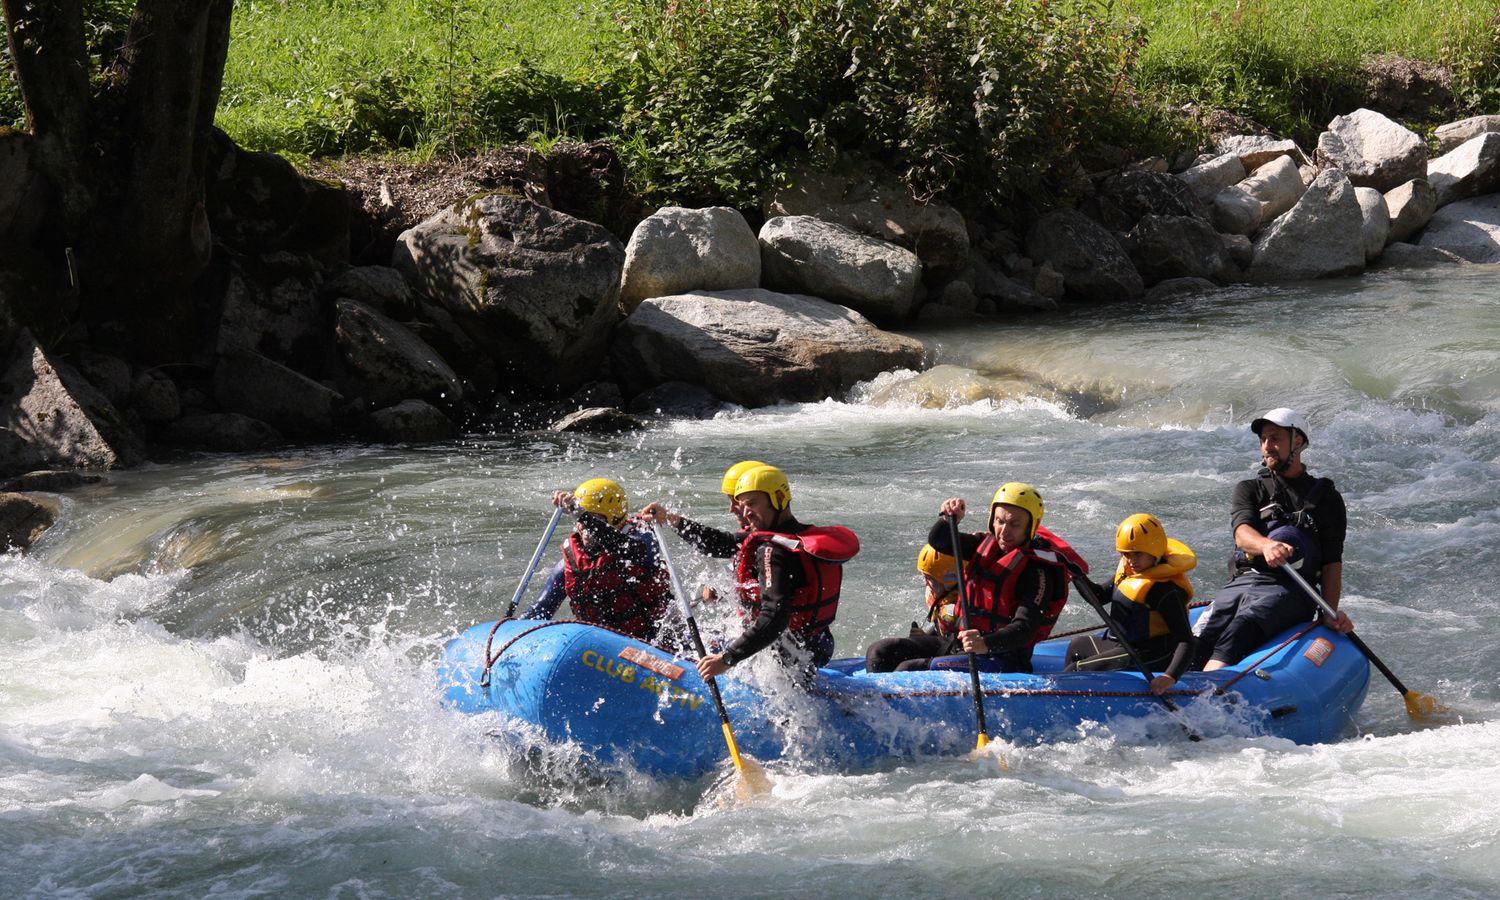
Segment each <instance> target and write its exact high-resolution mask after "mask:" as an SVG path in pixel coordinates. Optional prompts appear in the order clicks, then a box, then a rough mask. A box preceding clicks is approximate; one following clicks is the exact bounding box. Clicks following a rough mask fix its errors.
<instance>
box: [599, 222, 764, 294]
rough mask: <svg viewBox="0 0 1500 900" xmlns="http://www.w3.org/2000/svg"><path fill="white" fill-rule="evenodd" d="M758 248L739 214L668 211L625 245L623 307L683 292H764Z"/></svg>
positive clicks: (640, 227)
mask: <svg viewBox="0 0 1500 900" xmlns="http://www.w3.org/2000/svg"><path fill="white" fill-rule="evenodd" d="M760 266H761V253H760V246H759V245H758V244H757V243H756V240H755V232H754V231H752V230H751V229H750V225H749V223H748V222H746V221H745V217H744V216H742V215H740V213H739V211H738V210H734V209H730V208H729V207H727V206H710V207H708V208H706V209H684V208H683V207H680V206H668V207H665V208H663V209H659V210H657V211H656V212H655V213H653V214H651V215H649V216H647V217H646V218H644V219H642V220H641V221H640V223H639V224H637V225H636V226H635V230H634V231H633V232H631V234H630V243H629V244H626V245H625V267H624V271H623V272H622V274H621V275H620V306H621V307H622V308H623V309H624V310H625V312H627V313H628V312H630V311H631V310H633V309H635V308H636V307H637V306H639V305H640V303H641V301H642V300H645V299H647V298H648V297H665V296H668V295H670V294H680V293H682V292H684V291H727V290H734V289H737V288H753V287H760V277H761V275H760Z"/></svg>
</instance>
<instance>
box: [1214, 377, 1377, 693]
mask: <svg viewBox="0 0 1500 900" xmlns="http://www.w3.org/2000/svg"><path fill="white" fill-rule="evenodd" d="M1250 430H1251V431H1253V432H1255V435H1256V437H1257V438H1259V439H1260V455H1261V460H1262V462H1263V463H1264V466H1263V467H1262V468H1261V470H1260V472H1259V473H1258V475H1257V476H1256V477H1255V478H1247V479H1245V480H1244V481H1241V482H1240V483H1239V484H1237V485H1235V488H1234V499H1233V502H1232V505H1231V513H1230V527H1231V528H1232V529H1233V530H1234V546H1235V554H1234V560H1233V562H1232V563H1231V570H1232V573H1233V574H1232V576H1231V577H1230V579H1229V583H1228V584H1226V585H1224V587H1223V588H1222V589H1221V590H1220V591H1219V593H1218V595H1217V596H1216V597H1214V602H1213V607H1212V608H1211V609H1210V610H1209V611H1208V614H1207V615H1205V616H1203V617H1202V618H1201V619H1199V620H1198V629H1197V631H1198V656H1197V663H1198V665H1199V666H1201V667H1202V669H1203V670H1204V671H1205V672H1212V671H1213V670H1215V669H1220V668H1223V667H1224V666H1227V665H1232V664H1234V663H1237V662H1239V661H1240V660H1241V659H1243V658H1245V656H1246V655H1248V654H1249V653H1250V651H1252V650H1254V649H1255V648H1256V647H1258V646H1260V645H1261V644H1264V643H1265V642H1266V641H1267V640H1268V639H1270V638H1271V637H1272V636H1274V635H1275V634H1277V633H1278V632H1281V631H1283V630H1285V629H1287V628H1290V627H1292V626H1294V625H1298V624H1301V623H1303V622H1308V621H1310V620H1311V619H1312V618H1313V615H1314V613H1316V611H1317V607H1316V605H1315V604H1314V603H1313V601H1312V599H1311V598H1310V597H1308V596H1307V595H1306V594H1305V593H1304V592H1303V591H1302V589H1301V588H1300V587H1298V586H1297V585H1296V584H1294V583H1293V581H1292V579H1291V578H1290V577H1288V576H1287V575H1285V574H1283V573H1282V571H1281V566H1283V565H1291V566H1293V567H1295V568H1296V569H1297V571H1298V573H1299V574H1301V575H1302V577H1303V578H1304V579H1306V580H1307V581H1308V582H1310V583H1311V584H1312V585H1313V587H1314V588H1315V589H1316V590H1318V591H1319V593H1321V594H1322V596H1323V599H1324V600H1326V601H1327V602H1328V605H1329V606H1331V607H1333V608H1334V609H1335V610H1337V609H1338V605H1339V593H1340V591H1341V588H1342V586H1343V567H1344V564H1343V559H1344V533H1345V531H1346V529H1347V527H1348V519H1347V514H1346V512H1345V509H1344V498H1343V496H1342V495H1340V494H1339V492H1338V491H1337V490H1336V489H1335V488H1334V486H1333V481H1332V479H1328V478H1314V477H1313V476H1312V474H1311V473H1309V472H1308V471H1307V469H1306V467H1304V466H1303V465H1302V451H1303V449H1305V448H1306V447H1307V444H1308V438H1307V434H1308V432H1307V421H1306V420H1305V419H1303V418H1302V416H1301V415H1300V414H1298V413H1297V412H1295V411H1293V410H1290V409H1287V408H1285V407H1281V408H1278V409H1273V410H1271V411H1270V412H1268V413H1266V414H1265V415H1263V416H1261V417H1260V418H1258V419H1256V420H1255V421H1253V422H1251V423H1250ZM1324 624H1326V625H1328V626H1329V627H1330V628H1334V629H1337V630H1338V631H1344V632H1348V631H1352V630H1353V628H1354V624H1353V623H1352V622H1350V621H1349V617H1348V616H1346V615H1344V614H1343V613H1339V614H1338V619H1337V620H1336V621H1327V620H1326V619H1325V622H1324Z"/></svg>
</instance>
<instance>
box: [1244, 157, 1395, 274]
mask: <svg viewBox="0 0 1500 900" xmlns="http://www.w3.org/2000/svg"><path fill="white" fill-rule="evenodd" d="M1364 268H1365V239H1364V215H1363V213H1361V212H1360V208H1359V200H1358V198H1356V197H1355V194H1354V185H1352V184H1350V183H1349V179H1348V178H1346V177H1345V176H1344V173H1343V172H1340V171H1339V170H1338V169H1325V170H1323V172H1321V173H1320V174H1319V175H1318V177H1317V178H1315V179H1313V183H1312V184H1310V185H1308V188H1307V191H1306V192H1305V193H1304V194H1303V195H1302V199H1300V200H1298V201H1297V205H1296V206H1293V207H1292V208H1291V209H1290V210H1288V211H1287V212H1286V213H1284V214H1282V215H1281V216H1280V217H1279V218H1277V219H1276V221H1274V222H1272V223H1271V224H1270V225H1269V226H1268V227H1267V228H1266V229H1265V231H1263V232H1261V235H1260V237H1259V238H1257V239H1256V241H1255V256H1254V258H1253V259H1252V260H1251V261H1250V267H1249V269H1248V270H1246V272H1245V275H1246V277H1248V278H1249V279H1250V280H1251V281H1254V282H1262V283H1264V282H1272V281H1298V280H1302V279H1308V278H1323V277H1327V276H1332V275H1355V274H1358V273H1359V272H1362V271H1363V270H1364Z"/></svg>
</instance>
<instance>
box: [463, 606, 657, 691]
mask: <svg viewBox="0 0 1500 900" xmlns="http://www.w3.org/2000/svg"><path fill="white" fill-rule="evenodd" d="M510 621H514V620H513V619H510V618H505V619H500V620H499V621H497V622H496V623H495V624H494V626H493V627H492V628H490V635H489V637H487V638H485V640H484V670H483V671H481V672H480V673H479V686H480V687H482V688H487V687H489V686H490V669H492V668H494V665H495V663H497V662H499V661H500V657H502V656H504V655H505V651H507V650H509V649H510V648H511V645H513V644H515V642H516V641H519V640H520V639H521V638H523V637H525V636H526V635H528V634H531V633H532V632H533V631H540V630H542V629H543V628H551V627H552V626H553V625H589V626H591V627H593V628H599V629H602V630H604V631H608V632H612V633H614V634H618V635H619V636H620V637H623V638H630V639H631V640H633V641H641V639H640V638H638V637H636V636H634V635H630V634H626V633H625V632H623V631H617V630H616V629H614V628H610V627H609V626H608V625H597V624H595V623H593V622H579V621H578V620H577V619H549V620H547V621H545V622H539V623H537V624H536V625H533V626H531V627H530V628H528V629H526V630H525V631H523V632H521V633H520V634H517V635H514V636H512V637H511V639H510V640H508V641H506V642H505V643H503V644H501V645H500V649H499V650H496V651H495V655H494V656H491V655H490V647H491V646H493V644H494V641H495V632H497V631H499V630H500V626H501V625H503V624H505V623H506V622H510ZM641 643H643V644H645V645H646V646H648V647H650V648H652V649H653V650H660V651H661V652H662V653H665V654H667V655H668V656H670V657H672V658H673V659H683V658H684V657H681V656H678V655H677V654H676V653H673V652H671V651H669V650H667V649H665V648H663V647H658V646H657V645H656V644H653V643H650V642H649V641H641Z"/></svg>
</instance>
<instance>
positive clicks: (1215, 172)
mask: <svg viewBox="0 0 1500 900" xmlns="http://www.w3.org/2000/svg"><path fill="white" fill-rule="evenodd" d="M1177 177H1178V178H1180V179H1182V180H1183V181H1184V182H1185V183H1186V184H1187V186H1188V189H1189V190H1191V191H1192V192H1193V196H1194V197H1197V198H1198V200H1200V201H1201V202H1204V203H1207V202H1208V201H1209V200H1212V199H1213V196H1214V195H1215V194H1217V193H1218V192H1219V191H1222V190H1224V189H1225V188H1227V187H1229V186H1230V185H1231V184H1234V183H1235V182H1237V181H1240V180H1242V179H1243V178H1244V177H1245V164H1244V163H1242V162H1240V157H1239V155H1238V154H1236V153H1224V154H1221V155H1219V156H1215V157H1214V158H1213V159H1210V160H1208V161H1207V162H1203V163H1200V164H1199V165H1196V166H1193V167H1192V168H1191V169H1187V170H1186V171H1183V172H1179V173H1178V174H1177Z"/></svg>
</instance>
